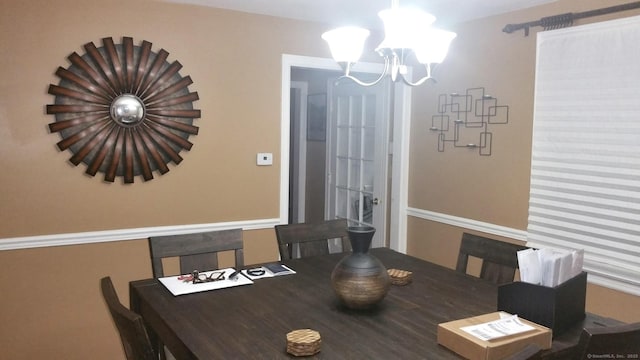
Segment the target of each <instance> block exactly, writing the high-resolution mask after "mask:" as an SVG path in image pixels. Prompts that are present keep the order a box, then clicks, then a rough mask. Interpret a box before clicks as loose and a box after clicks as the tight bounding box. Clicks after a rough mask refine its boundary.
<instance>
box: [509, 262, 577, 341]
mask: <svg viewBox="0 0 640 360" xmlns="http://www.w3.org/2000/svg"><path fill="white" fill-rule="evenodd" d="M586 295H587V273H586V272H582V273H581V274H579V275H577V276H575V277H573V278H571V279H569V280H567V281H565V282H564V283H562V284H560V285H558V286H556V287H546V286H541V285H535V284H529V283H525V282H519V281H517V282H513V283H510V284H505V285H501V286H500V287H499V288H498V311H505V312H508V313H509V314H517V315H518V317H520V318H523V319H527V320H529V321H533V322H535V323H536V324H540V325H543V326H546V327H548V328H550V329H551V330H553V336H557V335H560V334H562V333H563V332H565V331H566V330H568V329H570V328H572V327H573V326H574V325H575V324H576V323H578V322H580V321H582V319H584V317H585V311H584V307H585V298H586Z"/></svg>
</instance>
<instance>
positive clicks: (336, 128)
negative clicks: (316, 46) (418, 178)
mask: <svg viewBox="0 0 640 360" xmlns="http://www.w3.org/2000/svg"><path fill="white" fill-rule="evenodd" d="M328 88H329V89H330V91H329V112H328V113H329V122H328V139H327V181H326V184H327V189H326V190H327V192H326V194H327V197H326V206H325V209H326V212H327V214H326V218H327V219H334V218H346V219H348V220H349V225H351V226H353V225H370V226H373V227H375V228H376V234H375V236H374V238H373V242H372V247H381V246H385V233H386V230H385V219H386V215H385V214H386V209H387V206H386V204H385V203H386V198H387V196H386V193H387V163H388V135H389V134H388V133H389V131H388V129H389V127H390V126H389V119H390V106H389V99H390V82H389V81H388V80H384V81H382V82H380V83H379V84H377V85H375V86H371V87H363V86H359V85H356V84H354V83H351V82H349V81H348V80H342V81H339V82H338V84H337V85H336V84H335V83H334V82H330V84H329V87H328Z"/></svg>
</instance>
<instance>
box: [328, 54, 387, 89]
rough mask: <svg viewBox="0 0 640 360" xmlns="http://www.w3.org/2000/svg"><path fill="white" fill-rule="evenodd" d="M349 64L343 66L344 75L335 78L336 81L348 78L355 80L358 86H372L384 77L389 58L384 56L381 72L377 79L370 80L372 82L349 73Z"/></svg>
mask: <svg viewBox="0 0 640 360" xmlns="http://www.w3.org/2000/svg"><path fill="white" fill-rule="evenodd" d="M351 65H352V64H348V65H347V66H346V67H345V70H344V75H342V76H340V77H339V78H338V79H337V80H336V82H337V81H340V80H342V79H349V80H351V81H353V82H355V83H356V84H358V85H360V86H373V85H375V84H377V83H379V82H380V81H381V80H382V79H383V78H384V77H385V75H387V71H388V70H389V59H387V58H386V57H385V58H384V69H382V74H380V76H379V77H378V78H377V79H375V80H374V81H372V82H364V81H362V80H360V79H358V78H356V77H355V76H353V75H350V72H351Z"/></svg>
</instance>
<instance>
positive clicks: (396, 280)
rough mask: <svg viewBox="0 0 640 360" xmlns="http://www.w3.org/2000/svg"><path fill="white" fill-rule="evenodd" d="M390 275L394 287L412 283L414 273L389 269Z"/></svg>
mask: <svg viewBox="0 0 640 360" xmlns="http://www.w3.org/2000/svg"><path fill="white" fill-rule="evenodd" d="M387 273H388V274H389V278H390V279H391V284H393V285H401V286H402V285H407V284H409V283H410V282H411V279H412V278H413V277H412V274H413V273H412V272H411V271H406V270H399V269H389V270H387Z"/></svg>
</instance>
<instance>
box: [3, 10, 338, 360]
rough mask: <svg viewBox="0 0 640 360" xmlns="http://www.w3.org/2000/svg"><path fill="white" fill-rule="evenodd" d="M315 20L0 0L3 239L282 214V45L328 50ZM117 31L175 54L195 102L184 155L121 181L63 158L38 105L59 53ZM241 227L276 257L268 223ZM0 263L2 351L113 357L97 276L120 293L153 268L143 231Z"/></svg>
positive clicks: (249, 252) (253, 252) (115, 347)
mask: <svg viewBox="0 0 640 360" xmlns="http://www.w3.org/2000/svg"><path fill="white" fill-rule="evenodd" d="M323 30H325V27H324V26H319V25H316V24H309V23H302V22H297V21H288V20H282V19H277V18H273V17H263V16H251V15H246V14H241V13H236V12H229V11H220V10H215V9H210V8H203V7H196V6H185V5H173V4H167V3H164V2H160V1H145V0H136V1H119V0H110V1H86V0H77V1H75V0H57V1H47V0H37V1H21V0H2V11H1V12H0V46H1V48H0V79H2V80H1V81H0V153H1V154H2V156H1V157H0V167H1V168H2V169H3V171H1V172H0V184H1V185H2V188H1V190H0V214H2V215H1V216H0V239H2V238H11V237H20V236H35V235H50V234H64V233H78V232H85V231H100V230H117V229H127V228H144V227H153V226H171V225H186V224H208V223H216V222H227V221H250V220H257V219H272V218H277V217H279V204H278V201H279V180H280V159H279V155H280V87H281V72H280V69H281V59H282V54H283V53H289V54H302V55H309V56H324V57H327V56H329V54H328V51H327V49H326V48H325V46H324V44H322V43H321V42H320V40H319V34H320V33H321V32H322V31H323ZM122 36H131V37H133V39H134V42H135V44H136V45H139V44H140V42H141V41H142V40H147V41H150V42H152V43H153V48H152V49H153V50H154V51H156V52H157V51H159V50H160V49H161V48H164V49H165V50H167V51H168V52H169V58H168V60H169V61H175V60H178V61H179V62H180V63H181V64H182V65H183V68H182V70H181V71H180V73H181V75H183V76H186V75H190V76H191V77H192V79H193V81H194V83H193V85H191V86H190V90H191V91H197V92H198V94H199V96H200V100H199V101H197V102H195V107H196V108H198V109H200V110H202V118H200V119H197V120H196V121H195V125H197V126H199V128H200V132H199V134H198V135H197V136H194V137H192V138H191V139H190V140H191V141H192V142H193V143H194V146H193V148H192V150H191V151H185V152H182V153H181V156H182V157H183V158H184V160H183V161H182V163H180V164H179V165H177V166H176V165H173V164H171V165H170V168H171V171H169V173H167V174H165V175H159V174H154V176H155V179H153V180H151V181H149V182H144V181H143V180H142V179H141V178H136V180H135V183H134V184H132V185H124V184H122V183H121V182H120V181H119V180H118V181H116V183H113V184H110V183H105V182H104V181H103V180H102V179H103V177H102V176H100V174H98V176H96V177H95V178H91V177H89V176H87V175H85V174H84V171H85V166H84V165H80V166H78V167H74V166H72V165H70V164H69V163H68V159H69V158H70V156H71V154H70V153H69V152H67V151H65V152H60V151H59V150H58V149H57V148H56V145H55V144H56V142H58V141H59V140H60V138H59V136H58V134H51V133H49V132H48V129H47V124H49V123H51V122H53V121H54V119H53V117H52V116H50V115H47V114H46V113H45V105H46V104H50V103H52V102H53V100H54V97H53V96H51V95H48V94H47V88H48V85H49V84H57V83H58V81H59V79H58V78H57V77H56V76H55V75H54V73H55V71H56V69H57V67H58V66H62V67H67V66H69V62H68V60H67V59H66V58H67V56H68V55H69V54H71V53H72V52H74V51H75V52H78V53H79V54H83V53H84V49H83V47H82V46H83V45H84V44H86V43H88V42H93V43H94V44H96V46H98V47H100V46H102V43H101V39H102V38H103V37H113V38H114V40H115V41H116V43H120V41H121V37H122ZM258 152H271V153H273V154H274V166H267V167H264V166H261V167H258V166H256V165H255V161H256V160H255V158H256V153H258ZM244 239H245V249H246V250H245V255H246V262H247V263H248V264H252V263H257V262H266V261H273V260H275V259H277V248H276V246H275V236H274V233H273V230H255V231H246V232H245V233H244ZM0 241H2V240H0ZM0 264H2V265H3V267H4V269H5V271H3V272H2V275H0V288H1V289H2V295H1V296H0V309H2V310H0V324H1V325H0V339H1V340H0V344H1V347H2V355H0V357H1V358H6V359H44V358H48V359H69V360H71V359H82V360H84V359H118V358H123V353H122V350H121V346H120V345H119V342H118V341H119V339H118V337H117V333H116V332H115V328H114V327H113V325H112V322H111V320H110V318H109V317H108V312H107V310H106V307H105V305H104V303H103V301H102V298H101V296H100V293H99V288H98V280H99V278H100V277H102V276H105V275H110V276H112V277H113V280H114V283H115V285H116V288H117V290H118V292H119V295H120V298H121V299H122V301H123V302H124V303H125V304H128V298H129V297H128V287H127V286H128V282H129V281H131V280H134V279H141V278H148V277H150V276H151V272H150V271H151V270H150V269H151V268H150V262H149V253H148V248H147V244H146V241H145V240H144V239H141V240H133V241H121V242H111V243H101V244H87V245H79V246H62V247H46V248H37V249H24V250H9V251H0Z"/></svg>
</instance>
